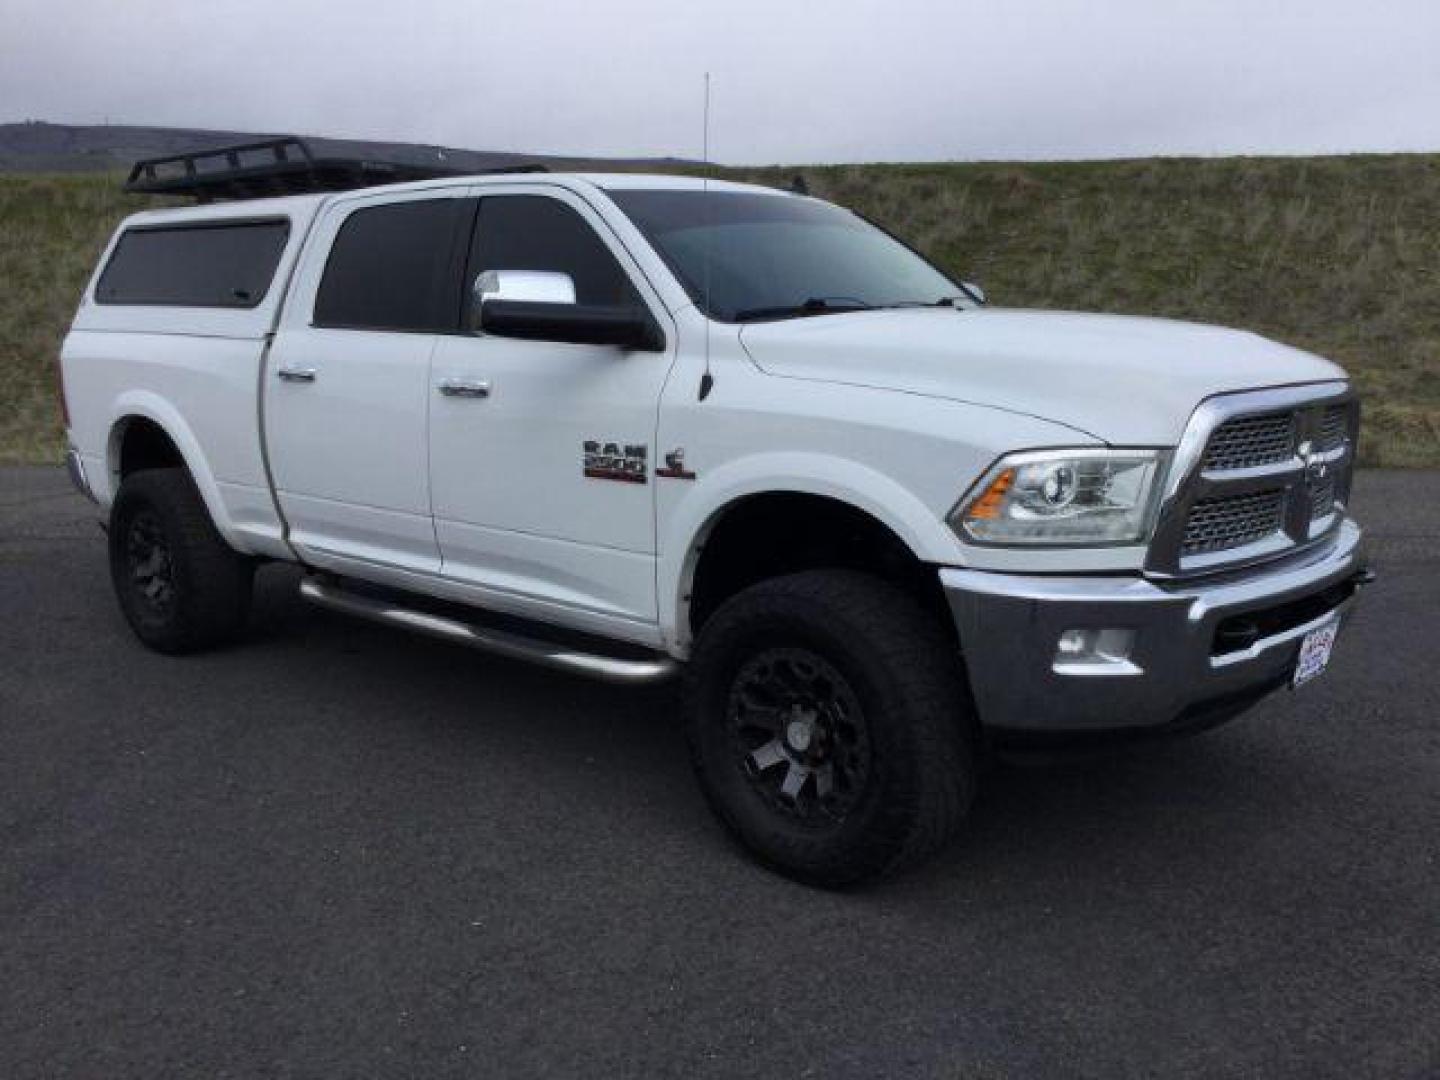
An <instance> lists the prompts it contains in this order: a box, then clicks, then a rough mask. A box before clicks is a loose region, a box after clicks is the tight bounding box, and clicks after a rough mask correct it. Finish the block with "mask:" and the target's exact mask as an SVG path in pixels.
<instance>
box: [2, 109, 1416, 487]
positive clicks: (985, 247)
mask: <svg viewBox="0 0 1440 1080" xmlns="http://www.w3.org/2000/svg"><path fill="white" fill-rule="evenodd" d="M110 130H112V131H113V130H115V129H110ZM152 130H153V129H152ZM211 134H213V133H211ZM228 137H229V136H226V138H228ZM166 149H169V147H164V148H160V149H158V150H151V149H147V152H164V151H165V150H166ZM622 164H623V163H622ZM632 164H633V163H632ZM612 167H613V166H612ZM648 167H650V168H656V167H659V165H657V164H651V165H649V166H648ZM672 167H673V166H672ZM722 172H723V174H724V175H726V176H729V177H733V178H736V179H750V180H756V181H759V182H762V183H769V184H774V185H788V184H789V182H790V180H791V178H792V177H793V176H794V175H795V174H796V173H797V172H800V173H802V174H803V175H804V177H805V178H806V180H807V181H808V183H809V185H810V188H811V190H812V191H813V192H814V193H815V194H817V195H820V196H823V197H826V198H831V199H835V200H836V201H839V202H842V203H845V204H847V205H849V206H853V207H855V208H856V209H858V210H860V211H862V212H863V213H865V214H868V215H869V216H871V217H872V218H874V219H876V220H878V221H880V222H881V223H883V224H884V225H886V226H887V227H889V228H891V229H892V230H894V231H895V232H897V233H898V234H899V235H901V236H903V237H905V238H906V239H907V240H909V241H910V242H911V243H913V244H915V245H916V246H917V247H919V248H920V249H922V250H923V251H925V252H926V253H927V254H928V255H930V256H931V257H932V258H933V259H935V260H936V261H937V262H938V263H940V264H942V265H943V266H945V267H947V268H949V269H950V270H951V271H952V272H954V273H955V274H957V275H959V276H962V277H967V278H972V279H974V280H977V281H979V282H981V283H982V284H983V285H984V286H985V287H986V289H987V290H988V292H989V293H990V297H991V299H992V301H993V302H994V303H996V304H998V305H1008V306H1022V307H1023V306H1031V307H1048V308H1071V309H1082V310H1083V309H1090V310H1108V311H1121V312H1128V313H1133V314H1149V315H1164V316H1171V317H1175V318H1182V319H1194V320H1197V321H1201V322H1213V323H1221V324H1225V325H1230V326H1240V327H1246V328H1249V329H1253V330H1256V331H1258V332H1260V333H1262V334H1266V335H1268V336H1270V337H1274V338H1277V339H1279V340H1281V341H1286V342H1290V343H1292V344H1295V345H1298V346H1300V347H1302V348H1306V349H1311V350H1314V351H1316V352H1319V353H1321V354H1323V355H1326V356H1329V357H1332V358H1333V359H1335V360H1337V361H1339V362H1340V363H1342V364H1344V365H1345V366H1346V367H1347V368H1348V369H1349V370H1350V371H1351V373H1352V374H1353V375H1354V377H1355V379H1356V382H1357V384H1358V385H1359V387H1360V390H1361V392H1362V394H1363V396H1364V406H1365V434H1364V437H1363V439H1362V444H1361V452H1362V456H1363V458H1364V460H1366V461H1367V462H1369V463H1371V464H1381V465H1425V466H1434V467H1440V156H1433V155H1426V156H1421V155H1396V156H1384V157H1346V158H1288V159H1240V158H1236V159H1219V160H1178V159H1150V160H1140V161H1122V162H1099V163H1059V164H1025V165H1006V164H979V165H854V166H837V167H827V168H806V169H798V170H797V169H794V168H786V169H784V170H779V169H774V170H764V169H752V170H722ZM144 205H146V201H145V200H142V199H139V198H134V197H130V196H126V195H124V194H123V193H122V192H121V191H120V185H119V181H118V178H117V177H116V176H115V175H113V174H111V175H95V176H39V175H13V174H12V175H0V461H20V460H47V461H55V460H58V456H59V453H60V449H61V447H60V429H59V423H58V415H57V410H56V407H55V402H54V375H53V364H54V358H55V355H56V352H57V350H58V348H59V343H60V339H61V337H62V335H63V334H64V332H65V328H66V326H67V324H68V323H69V321H70V318H71V316H72V315H73V313H74V307H75V302H76V299H77V298H78V296H79V293H80V290H81V288H82V287H83V284H84V281H85V279H86V276H87V275H88V274H89V273H90V270H91V269H92V266H93V263H94V260H95V257H96V253H97V252H98V250H99V248H100V246H101V245H102V244H103V243H104V241H105V238H106V237H107V236H108V234H109V233H110V231H111V230H112V229H113V228H114V226H115V223H116V222H117V221H118V220H119V219H120V218H121V217H122V216H123V215H124V214H126V213H129V212H132V211H134V210H135V209H138V208H140V207H142V206H144Z"/></svg>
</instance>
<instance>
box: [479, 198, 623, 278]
mask: <svg viewBox="0 0 1440 1080" xmlns="http://www.w3.org/2000/svg"><path fill="white" fill-rule="evenodd" d="M486 270H550V271H556V272H559V273H563V274H569V275H570V277H571V278H573V279H574V281H575V302H576V303H579V304H607V305H626V304H634V303H636V302H637V298H636V296H635V292H634V289H633V288H632V287H631V285H630V279H629V278H628V277H627V276H626V275H625V271H624V270H622V269H621V267H620V264H619V263H618V262H616V261H615V256H614V255H612V254H610V249H609V248H607V247H606V246H605V244H604V242H603V241H602V240H601V239H600V237H598V236H597V235H595V230H594V229H592V228H591V227H590V225H589V224H588V223H587V222H586V221H585V219H584V218H582V217H581V216H580V215H579V214H577V213H576V212H575V211H574V210H572V209H571V208H570V207H568V206H566V205H565V204H564V203H562V202H559V201H558V200H556V199H548V198H545V197H544V196H542V195H494V196H490V197H489V198H484V199H481V200H480V217H479V220H478V221H477V222H476V226H475V239H474V242H473V244H472V246H471V251H470V267H469V272H468V273H467V274H466V279H467V280H468V281H472V282H473V281H474V280H475V278H476V276H477V275H479V274H482V273H484V272H485V271H486Z"/></svg>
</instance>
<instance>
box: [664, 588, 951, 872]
mask: <svg viewBox="0 0 1440 1080" xmlns="http://www.w3.org/2000/svg"><path fill="white" fill-rule="evenodd" d="M686 727H687V734H688V738H689V743H690V748H691V756H692V758H693V761H694V764H695V769H696V772H697V774H698V776H699V779H700V784H701V787H702V788H703V790H704V792H705V795H706V798H707V799H708V801H709V802H710V805H711V806H712V808H713V809H714V810H715V812H716V813H717V814H718V816H719V817H720V819H721V820H722V821H723V822H724V824H725V825H726V827H727V828H728V829H729V830H730V831H731V833H732V834H733V835H734V836H735V837H736V838H737V839H738V840H739V841H740V843H741V844H743V845H744V846H745V847H746V848H747V849H748V850H749V851H750V852H751V853H752V854H754V855H755V856H756V857H757V858H758V859H760V861H762V862H763V863H765V864H767V865H769V866H771V867H773V868H774V869H776V870H778V871H780V872H781V873H784V874H786V875H788V876H791V877H794V878H797V879H799V880H801V881H805V882H808V883H811V884H816V885H822V886H830V887H836V886H843V885H849V884H853V883H857V882H860V881H863V880H866V879H869V878H874V877H879V876H882V875H885V874H887V873H890V872H892V871H894V870H896V869H898V868H900V867H902V866H904V865H907V864H910V863H913V862H916V861H918V860H919V859H921V858H923V857H925V856H927V855H929V854H931V853H932V852H933V851H935V850H936V849H937V848H938V847H939V846H940V845H941V844H942V843H943V842H944V841H945V840H946V839H947V838H948V837H949V836H950V835H951V834H952V833H953V832H954V830H955V828H956V827H957V826H958V824H959V822H960V821H961V819H962V818H963V817H964V814H965V812H966V810H967V809H968V807H969V804H970V801H971V798H972V796H973V793H974V786H975V766H974V757H973V746H972V739H971V734H970V733H971V728H972V717H971V713H970V709H969V697H968V695H967V693H966V692H965V688H964V683H963V678H962V675H961V672H960V666H959V660H958V657H957V656H956V655H955V651H954V645H953V643H952V642H950V641H949V640H948V639H947V638H946V636H945V635H944V634H943V633H942V632H941V629H940V627H939V626H938V625H937V624H936V621H935V620H934V619H933V618H932V617H931V616H930V615H928V614H927V613H926V612H925V611H923V610H922V609H921V607H920V606H919V605H918V604H916V603H915V601H914V600H913V599H912V598H911V597H910V596H908V595H907V594H905V593H904V592H902V591H900V590H898V589H896V588H894V587H893V586H891V585H889V584H887V583H886V582H884V581H882V580H880V579H877V578H872V577H869V576H868V575H864V574H859V573H854V572H850V571H840V570H821V571H809V572H806V573H801V574H794V575H790V576H786V577H782V578H775V579H772V580H770V581H765V582H762V583H760V584H759V585H755V586H752V587H751V588H749V589H747V590H745V591H744V592H742V593H740V594H739V595H737V596H735V597H734V598H732V599H731V600H729V601H727V602H726V603H725V604H724V605H723V606H722V607H721V608H720V609H719V610H718V611H716V613H715V614H714V616H713V617H712V618H711V619H710V620H709V621H708V622H707V623H706V624H705V626H704V628H703V630H702V632H701V634H700V638H699V640H698V642H697V643H696V648H695V653H694V656H693V658H692V661H691V663H690V665H689V667H688V674H687V683H686Z"/></svg>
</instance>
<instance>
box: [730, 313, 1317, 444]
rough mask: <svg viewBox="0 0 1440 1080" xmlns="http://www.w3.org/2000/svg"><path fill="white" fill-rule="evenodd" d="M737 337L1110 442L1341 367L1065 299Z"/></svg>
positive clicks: (817, 375)
mask: <svg viewBox="0 0 1440 1080" xmlns="http://www.w3.org/2000/svg"><path fill="white" fill-rule="evenodd" d="M740 340H741V342H742V343H743V345H744V347H745V349H746V351H747V352H748V353H749V354H750V356H751V357H752V358H753V359H754V361H755V363H756V364H757V365H758V366H759V367H760V368H761V370H763V371H765V372H766V373H767V374H771V375H776V376H781V377H786V378H795V379H813V380H817V381H822V382H835V383H849V384H851V385H856V386H870V387H875V388H877V389H885V390H898V391H902V392H905V393H912V394H924V395H927V396H930V397H942V398H950V399H952V400H956V401H964V402H969V403H971V404H976V405H986V406H990V407H992V408H997V409H1005V410H1008V411H1010V412H1016V413H1023V414H1025V415H1028V416H1035V417H1040V418H1042V419H1045V420H1051V421H1054V422H1057V423H1061V424H1065V425H1067V426H1069V427H1072V428H1076V429H1078V430H1080V431H1082V432H1084V433H1086V434H1088V435H1093V436H1094V437H1096V438H1098V439H1101V440H1103V441H1105V442H1109V443H1112V444H1115V445H1137V446H1173V445H1174V444H1175V443H1176V442H1178V441H1179V438H1180V434H1181V432H1182V431H1183V430H1184V427H1185V422H1186V421H1187V420H1188V419H1189V417H1190V414H1191V412H1193V411H1194V409H1195V406H1196V405H1198V404H1199V403H1200V402H1201V401H1202V400H1203V399H1205V398H1207V397H1210V396H1211V395H1213V394H1219V393H1223V392H1225V391H1228V390H1249V389H1257V388H1260V387H1267V386H1284V385H1290V384H1295V383H1307V382H1320V381H1324V380H1327V379H1343V378H1345V372H1344V371H1343V370H1341V368H1339V367H1338V366H1336V365H1335V364H1332V363H1330V362H1329V361H1328V360H1322V359H1321V358H1320V357H1318V356H1312V355H1311V354H1309V353H1305V352H1301V351H1300V350H1299V349H1292V348H1290V347H1289V346H1287V345H1280V344H1278V343H1276V342H1273V341H1268V340H1266V339H1265V338H1262V337H1259V336H1258V335H1256V334H1252V333H1248V332H1245V331H1240V330H1227V329H1225V328H1223V327H1218V326H1203V325H1200V324H1197V323H1183V322H1174V321H1171V320H1168V319H1143V318H1133V317H1129V316H1122V315H1085V314H1076V313H1073V312H1064V311H1016V310H1005V309H996V308H981V309H978V310H976V309H971V310H957V309H952V308H905V309H900V310H890V311H857V312H848V313H843V314H840V313H837V314H834V315H821V316H814V317H809V318H802V319H790V320H785V321H781V322H769V323H752V324H749V325H747V326H745V327H743V328H742V330H741V334H740Z"/></svg>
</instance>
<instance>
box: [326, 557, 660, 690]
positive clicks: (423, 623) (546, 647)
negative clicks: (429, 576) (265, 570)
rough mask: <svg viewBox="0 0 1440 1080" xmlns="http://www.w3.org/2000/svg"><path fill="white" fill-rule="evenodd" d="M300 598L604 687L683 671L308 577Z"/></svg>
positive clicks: (656, 679) (657, 660)
mask: <svg viewBox="0 0 1440 1080" xmlns="http://www.w3.org/2000/svg"><path fill="white" fill-rule="evenodd" d="M300 595H301V596H302V597H304V598H305V599H306V600H308V601H310V602H311V603H312V604H315V605H317V606H319V607H323V608H327V609H329V610H330V611H338V612H340V613H341V614H344V615H357V616H359V617H360V618H362V619H369V620H370V621H371V622H378V623H384V624H385V625H387V626H397V627H400V628H402V629H405V630H415V631H418V632H420V633H422V634H428V635H430V636H431V637H436V638H440V639H441V640H444V641H452V642H455V643H456V644H458V645H466V646H469V647H470V648H472V649H480V650H482V651H483V652H490V653H496V654H498V655H500V656H508V657H512V658H513V659H516V660H528V661H529V662H530V663H532V664H540V665H541V666H543V667H549V668H555V669H556V670H559V671H568V672H571V673H572V674H575V675H584V676H587V677H589V678H592V679H599V680H601V681H602V682H610V683H622V684H628V685H632V686H633V685H638V684H642V683H654V682H662V681H664V680H665V679H668V678H670V677H671V676H672V675H674V674H675V672H676V671H677V670H679V665H678V664H676V663H675V661H674V660H672V659H670V658H669V657H668V656H660V655H656V656H655V657H654V658H653V659H643V660H627V659H621V658H619V657H612V656H604V655H601V654H599V653H590V652H584V651H581V650H579V649H576V648H573V647H571V646H568V645H562V644H558V643H556V642H553V641H542V640H540V639H539V638H531V637H525V636H523V635H520V634H513V633H510V632H509V631H506V630H496V629H493V628H491V627H488V626H479V625H476V624H474V623H468V622H462V621H461V620H459V619H454V618H450V617H448V616H445V615H434V614H431V613H430V612H428V611H419V610H415V609H413V608H406V607H402V606H400V605H399V604H398V603H396V602H394V601H391V600H384V599H378V598H375V597H371V596H366V595H363V594H361V593H355V592H350V591H348V590H346V589H344V588H342V587H341V586H338V585H336V584H334V583H332V582H328V581H322V580H321V579H319V578H315V577H307V578H305V579H304V580H303V581H301V582H300Z"/></svg>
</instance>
